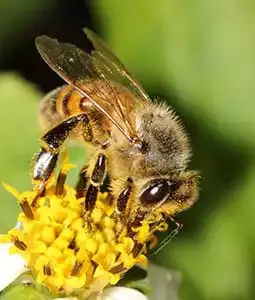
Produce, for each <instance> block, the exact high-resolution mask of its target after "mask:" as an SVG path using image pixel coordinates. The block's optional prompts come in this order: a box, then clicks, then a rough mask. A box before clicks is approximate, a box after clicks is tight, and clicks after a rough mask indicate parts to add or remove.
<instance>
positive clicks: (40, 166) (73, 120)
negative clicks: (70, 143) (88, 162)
mask: <svg viewBox="0 0 255 300" xmlns="http://www.w3.org/2000/svg"><path fill="white" fill-rule="evenodd" d="M79 129H80V130H82V135H83V137H84V140H85V141H87V142H92V140H93V135H92V129H91V126H90V124H89V118H88V117H87V115H86V114H80V115H75V116H72V117H69V118H68V119H65V120H64V121H63V122H61V123H59V124H58V125H56V126H55V127H53V128H52V129H50V130H49V131H47V132H46V133H45V134H44V135H43V136H42V138H41V150H40V153H39V154H38V156H37V159H36V161H35V163H34V167H33V170H32V178H33V181H35V182H39V185H44V184H45V182H47V180H48V179H49V178H50V176H51V174H52V173H53V171H54V169H55V167H56V164H57V161H58V156H59V153H60V149H61V147H62V145H63V144H64V142H65V141H66V139H67V138H68V137H69V136H70V134H71V133H74V132H75V131H78V130H79Z"/></svg>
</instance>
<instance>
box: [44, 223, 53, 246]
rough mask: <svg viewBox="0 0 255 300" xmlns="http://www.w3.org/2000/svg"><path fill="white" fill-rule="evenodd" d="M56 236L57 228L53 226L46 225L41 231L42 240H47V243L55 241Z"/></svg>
mask: <svg viewBox="0 0 255 300" xmlns="http://www.w3.org/2000/svg"><path fill="white" fill-rule="evenodd" d="M55 238H56V235H55V230H54V228H53V227H51V226H45V227H43V228H42V232H41V240H42V241H43V242H45V243H46V244H47V245H50V244H51V243H53V242H54V240H55Z"/></svg>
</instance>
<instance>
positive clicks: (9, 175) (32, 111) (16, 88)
mask: <svg viewBox="0 0 255 300" xmlns="http://www.w3.org/2000/svg"><path fill="white" fill-rule="evenodd" d="M0 90H1V100H0V136H1V150H0V180H1V181H5V182H7V183H8V184H10V185H12V186H13V187H15V188H17V189H18V190H19V191H23V190H25V189H27V188H30V187H31V184H30V174H29V172H30V165H31V159H32V156H33V153H34V152H36V151H38V148H39V147H38V144H37V141H38V137H39V127H38V125H37V123H38V122H37V102H38V100H39V99H40V98H41V94H40V93H39V92H38V91H37V90H36V88H35V87H34V86H32V85H31V84H29V83H27V82H26V81H25V80H23V79H22V78H20V77H19V76H17V75H13V74H1V75H0ZM0 197H1V202H0V220H1V222H0V232H4V231H6V230H7V228H9V227H11V226H14V224H15V222H16V217H17V212H18V205H17V202H16V199H15V198H14V197H13V196H12V195H10V194H9V193H8V192H6V191H5V190H4V188H3V187H2V186H0Z"/></svg>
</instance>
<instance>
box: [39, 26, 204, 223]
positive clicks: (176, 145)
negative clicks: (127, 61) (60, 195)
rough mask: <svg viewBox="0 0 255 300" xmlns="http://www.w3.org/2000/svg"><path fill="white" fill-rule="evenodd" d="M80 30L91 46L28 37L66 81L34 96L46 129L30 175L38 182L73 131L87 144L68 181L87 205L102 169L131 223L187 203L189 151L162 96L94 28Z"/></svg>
mask: <svg viewBox="0 0 255 300" xmlns="http://www.w3.org/2000/svg"><path fill="white" fill-rule="evenodd" d="M84 31H85V33H86V35H87V37H88V39H89V40H90V41H91V42H92V44H93V46H94V50H93V51H92V52H91V53H86V52H84V51H82V50H81V49H79V48H77V47H76V46H74V45H72V44H69V43H59V42H58V41H57V40H55V39H52V38H49V37H47V36H44V35H43V36H39V37H37V38H36V41H35V43H36V47H37V49H38V51H39V53H40V55H41V56H42V58H43V59H44V60H45V62H46V63H47V64H48V65H49V66H50V67H51V68H52V69H53V70H54V71H55V72H56V73H57V74H58V75H59V76H60V77H62V78H63V79H64V81H65V82H66V83H67V85H65V86H63V87H60V88H57V89H56V90H54V91H52V92H50V93H49V94H48V95H47V96H46V97H45V98H44V99H43V101H42V102H41V104H40V112H39V114H40V119H41V124H42V126H43V129H44V130H46V133H45V134H44V135H43V136H42V138H41V140H40V141H41V150H40V153H39V154H38V157H37V159H36V161H35V164H34V167H33V180H34V181H35V182H39V184H40V185H41V186H43V185H44V184H45V182H47V180H48V179H49V178H50V176H51V175H52V173H53V171H54V169H55V167H56V165H57V161H58V157H59V154H60V152H61V150H62V149H63V145H64V144H65V142H66V141H67V140H72V139H74V140H75V139H78V140H82V141H83V142H85V144H86V145H91V146H92V148H93V152H92V155H91V157H90V159H89V162H88V164H86V165H85V166H83V167H82V169H81V172H80V175H79V181H78V183H77V187H76V190H77V197H78V198H80V197H85V199H84V205H85V209H86V210H87V211H92V210H93V208H94V205H95V201H96V198H97V195H98V192H99V190H100V188H101V186H102V185H103V183H104V181H105V178H106V175H107V174H108V175H109V178H110V191H111V195H112V196H113V199H114V200H113V201H114V205H115V207H116V211H117V212H118V215H119V217H120V218H121V219H123V220H127V222H129V223H130V224H132V226H136V225H137V224H139V222H141V221H142V220H145V219H150V218H152V216H153V215H155V214H157V215H159V214H161V215H162V217H172V216H174V215H175V214H176V213H178V212H181V211H183V210H185V209H187V208H189V207H190V206H191V205H192V204H193V203H194V202H195V201H196V200H197V197H198V173H197V172H196V171H190V170H187V165H188V162H189V159H190V156H191V151H190V146H189V141H188V138H187V135H186V133H185V131H184V129H183V126H182V124H181V122H180V120H179V119H178V117H176V115H175V114H174V112H173V110H172V109H171V108H169V107H168V106H167V105H166V104H164V103H160V102H153V101H152V100H151V99H150V97H149V96H148V95H147V93H146V92H145V91H144V89H143V88H142V87H141V86H140V84H139V83H138V82H137V81H136V80H135V79H134V78H133V77H132V76H131V74H130V73H129V72H128V71H127V70H126V68H125V67H124V65H123V64H122V63H121V62H120V60H119V59H118V58H117V57H116V56H115V55H114V54H113V53H112V52H111V51H110V50H109V49H108V47H107V46H106V45H105V44H104V43H103V41H102V40H101V39H100V38H99V37H98V36H97V35H96V34H95V33H94V32H92V31H91V30H89V29H85V30H84Z"/></svg>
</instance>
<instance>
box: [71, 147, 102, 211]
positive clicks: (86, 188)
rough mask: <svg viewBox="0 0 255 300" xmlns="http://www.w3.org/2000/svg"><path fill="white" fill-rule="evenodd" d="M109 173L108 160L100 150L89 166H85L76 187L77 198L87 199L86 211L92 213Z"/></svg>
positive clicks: (85, 203)
mask: <svg viewBox="0 0 255 300" xmlns="http://www.w3.org/2000/svg"><path fill="white" fill-rule="evenodd" d="M106 173H107V158H106V155H105V153H104V150H103V149H100V150H99V151H98V152H97V153H96V155H95V156H93V158H92V159H91V161H90V163H89V164H88V165H87V166H84V167H83V168H82V169H81V171H80V174H79V180H78V183H77V185H76V193H77V194H76V197H77V198H81V197H85V202H84V205H85V210H86V211H92V210H93V208H94V207H95V203H96V199H97V195H98V192H99V190H100V187H101V186H102V185H103V183H104V179H105V176H106Z"/></svg>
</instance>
